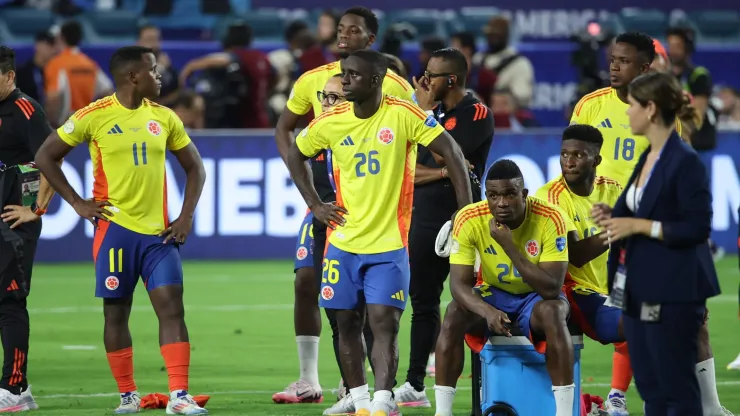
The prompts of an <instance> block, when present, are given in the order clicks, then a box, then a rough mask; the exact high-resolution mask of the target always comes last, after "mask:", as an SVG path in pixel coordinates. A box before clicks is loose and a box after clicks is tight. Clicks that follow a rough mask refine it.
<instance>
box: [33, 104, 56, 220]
mask: <svg viewBox="0 0 740 416" xmlns="http://www.w3.org/2000/svg"><path fill="white" fill-rule="evenodd" d="M29 102H31V101H29ZM31 103H32V105H33V107H34V112H33V114H32V115H31V117H30V118H29V119H28V123H27V124H26V137H27V138H28V150H29V151H30V152H31V154H33V155H35V154H36V153H37V152H38V150H39V148H41V145H42V144H43V143H44V141H45V140H46V138H47V137H49V135H50V134H51V132H52V129H51V126H49V122H48V121H47V120H46V114H45V113H44V110H43V108H41V106H39V105H38V103H36V102H35V101H33V102H31ZM57 164H58V165H60V166H61V164H62V161H61V160H60V161H59V162H57ZM53 197H54V188H52V187H51V185H50V184H49V181H48V180H47V179H46V177H45V176H44V175H43V174H42V175H41V180H40V183H39V193H38V194H37V195H36V205H37V206H38V207H39V208H40V209H41V210H42V211H46V209H47V208H48V207H49V203H50V202H51V199H52V198H53Z"/></svg>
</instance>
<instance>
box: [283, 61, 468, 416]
mask: <svg viewBox="0 0 740 416" xmlns="http://www.w3.org/2000/svg"><path fill="white" fill-rule="evenodd" d="M341 70H342V72H341V73H342V86H343V88H342V89H343V91H344V94H345V97H346V98H347V101H349V102H347V103H344V104H340V105H338V106H336V107H334V108H333V109H331V110H329V111H328V112H326V113H323V114H322V115H320V116H319V117H317V118H316V119H315V120H314V121H313V122H311V124H310V125H309V126H308V127H307V128H306V129H304V130H303V131H302V132H301V133H300V134H299V135H298V137H297V138H296V142H295V144H294V145H293V146H291V148H290V151H289V152H288V168H289V169H290V173H291V175H292V177H293V179H294V181H295V183H296V186H297V187H298V189H299V191H300V192H301V195H302V196H303V198H304V199H305V200H306V203H307V204H308V206H309V208H310V209H311V211H312V212H313V214H314V217H315V218H316V219H317V220H318V221H320V222H322V223H324V224H326V225H327V226H328V227H330V228H331V229H332V230H331V232H330V234H329V238H328V240H329V244H328V246H327V248H326V252H325V255H324V265H323V277H322V283H321V290H320V292H321V300H320V305H321V306H322V307H324V308H327V309H334V310H335V313H336V319H337V323H338V325H339V334H340V345H339V347H340V350H341V351H340V353H341V354H340V355H341V358H342V368H343V372H344V376H345V380H344V381H345V383H346V384H347V386H348V387H349V388H350V394H349V395H348V397H349V400H351V402H352V403H353V404H354V408H355V414H356V415H360V416H369V415H371V414H372V415H373V416H396V415H399V414H400V413H399V411H398V406H397V405H396V403H395V402H394V400H393V399H392V393H391V388H393V384H394V380H395V376H396V370H397V368H398V346H397V343H398V327H399V320H400V318H401V314H402V312H403V310H404V308H405V306H406V301H407V299H408V286H409V274H410V271H409V257H408V251H407V240H408V229H409V223H410V219H411V209H412V198H413V185H414V168H415V164H416V145H417V144H421V145H424V146H426V147H427V148H429V149H430V150H431V151H433V152H435V153H437V154H439V155H440V156H442V157H443V158H444V159H445V160H446V161H447V167H448V170H449V173H450V177H451V179H452V183H453V186H454V187H455V191H456V199H457V202H458V206H460V207H463V206H465V205H467V204H469V203H470V202H471V201H472V195H471V191H470V181H469V179H468V175H467V169H466V167H465V160H464V158H463V154H462V151H461V150H460V148H459V147H458V146H456V145H455V143H454V141H453V139H452V137H450V135H449V134H447V132H446V131H445V130H444V129H443V128H442V127H441V126H440V125H439V124H438V123H437V121H436V120H435V119H434V117H432V116H427V114H426V113H425V112H424V111H423V110H421V109H420V108H419V107H418V106H416V105H415V104H413V103H411V102H408V101H405V100H402V99H400V98H396V97H392V96H389V95H386V94H384V93H383V90H382V79H383V77H384V76H385V74H386V72H387V70H388V63H387V60H386V59H385V58H384V57H383V55H382V54H380V53H378V52H375V51H372V50H360V51H356V52H354V53H352V54H350V56H348V57H347V58H345V59H344V60H343V61H342V64H341ZM327 148H330V149H332V161H333V168H334V181H335V182H336V185H337V201H336V203H323V202H322V201H321V199H320V198H319V195H318V194H317V192H316V189H315V188H314V186H313V183H312V182H311V179H310V176H309V172H308V170H307V168H306V166H305V161H306V160H307V159H308V158H310V157H313V156H314V155H316V154H317V153H319V152H320V151H321V150H322V149H327ZM365 310H367V316H368V319H369V323H370V327H371V328H372V331H373V335H374V337H375V340H374V345H373V351H372V356H371V359H372V361H373V363H374V366H375V394H374V397H373V401H372V403H371V401H370V394H369V390H368V385H367V382H366V379H365V374H364V371H363V370H364V369H363V361H364V360H363V358H364V355H363V346H362V329H363V322H364V319H365ZM335 407H336V406H335ZM335 407H332V408H330V409H327V410H326V411H325V412H324V414H327V415H328V414H337V413H338V412H337V410H336V409H335ZM371 412H372V413H371Z"/></svg>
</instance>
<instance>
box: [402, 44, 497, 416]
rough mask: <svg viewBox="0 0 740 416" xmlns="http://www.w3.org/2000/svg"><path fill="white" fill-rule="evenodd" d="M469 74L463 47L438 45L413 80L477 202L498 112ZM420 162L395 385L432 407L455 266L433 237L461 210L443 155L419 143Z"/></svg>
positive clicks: (411, 402)
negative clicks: (431, 377) (402, 358)
mask: <svg viewBox="0 0 740 416" xmlns="http://www.w3.org/2000/svg"><path fill="white" fill-rule="evenodd" d="M467 74H468V64H467V61H466V59H465V56H464V55H463V54H462V52H460V51H459V50H457V49H452V48H448V49H439V50H436V51H434V52H433V53H432V56H431V59H430V60H429V63H428V64H427V69H426V71H425V72H424V77H423V78H422V79H421V80H420V82H417V80H416V79H414V84H415V87H416V99H417V101H418V104H419V106H420V107H421V108H422V109H424V110H425V111H427V112H428V113H430V114H433V115H434V116H435V117H436V118H437V120H438V121H439V123H440V124H441V125H442V126H444V128H445V129H446V130H447V131H448V132H449V133H450V134H451V135H452V137H453V138H454V139H455V141H456V142H457V144H458V145H459V146H460V147H461V148H462V151H463V153H464V154H465V159H466V160H467V161H468V165H469V167H470V174H471V181H470V182H471V185H472V187H473V190H472V191H473V201H474V202H476V201H480V200H481V189H480V182H479V178H482V177H483V173H484V170H485V164H486V159H487V158H488V151H489V149H490V148H491V143H492V141H493V115H492V114H491V111H490V110H489V109H488V107H487V106H486V105H485V104H483V103H481V102H480V101H478V99H476V98H475V97H473V95H472V94H470V93H468V92H467V90H466V88H465V78H466V76H467ZM437 103H439V104H438V105H437ZM416 163H417V164H416V178H415V180H414V183H415V190H414V211H413V215H412V217H411V230H410V232H409V261H410V263H411V283H410V286H409V295H410V299H411V305H412V308H413V313H412V315H411V357H410V360H409V370H408V373H407V375H406V383H405V384H404V385H402V386H401V387H399V388H398V389H396V391H395V396H396V401H397V402H399V403H404V404H406V405H407V406H419V407H430V406H431V405H430V403H429V399H428V398H427V396H426V392H425V389H424V377H425V376H426V365H427V359H429V354H430V353H431V352H433V351H434V345H435V343H436V340H437V335H438V334H439V326H440V313H439V304H440V296H441V295H442V291H443V289H444V281H445V279H447V275H448V274H449V272H450V262H449V260H448V259H446V258H442V257H439V256H437V254H436V252H435V248H434V243H435V240H436V237H437V234H438V233H439V231H440V228H442V226H443V225H444V224H445V222H447V221H449V220H450V219H451V217H452V215H453V214H454V213H455V211H456V210H457V203H456V199H455V190H454V188H453V187H452V183H451V182H450V180H449V179H448V178H447V169H446V167H445V162H444V160H443V159H442V158H440V157H439V156H438V155H435V154H433V153H432V152H430V151H429V150H428V149H426V148H424V147H422V146H419V153H418V156H417V162H416ZM473 176H475V178H476V179H472V177H473Z"/></svg>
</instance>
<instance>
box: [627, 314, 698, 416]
mask: <svg viewBox="0 0 740 416" xmlns="http://www.w3.org/2000/svg"><path fill="white" fill-rule="evenodd" d="M705 310H706V307H705V303H704V302H701V303H683V304H680V303H679V304H663V305H661V311H660V320H659V321H658V322H643V321H641V320H640V317H639V315H638V316H636V317H635V316H634V314H629V315H628V314H625V315H623V319H624V333H625V336H626V338H627V346H628V348H629V354H630V359H631V360H632V371H633V373H634V377H635V386H636V387H637V391H638V392H639V393H640V397H642V399H643V401H644V402H645V416H696V415H701V414H702V407H701V394H700V391H699V382H698V381H697V379H696V370H695V367H696V360H697V358H698V351H699V350H698V335H699V328H700V327H701V326H702V323H703V321H704V311H705Z"/></svg>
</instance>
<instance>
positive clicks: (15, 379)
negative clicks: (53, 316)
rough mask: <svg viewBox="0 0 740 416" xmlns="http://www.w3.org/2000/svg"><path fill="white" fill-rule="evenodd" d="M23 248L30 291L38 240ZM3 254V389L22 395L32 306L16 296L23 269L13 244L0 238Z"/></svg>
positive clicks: (0, 302)
mask: <svg viewBox="0 0 740 416" xmlns="http://www.w3.org/2000/svg"><path fill="white" fill-rule="evenodd" d="M22 250H23V264H22V266H23V271H24V275H25V276H24V277H25V280H26V283H27V285H28V289H29V290H30V288H31V274H32V272H33V259H34V256H35V255H36V241H35V240H24V242H23V248H22ZM0 254H1V255H0V338H2V344H3V374H2V378H1V379H0V388H3V389H5V390H8V391H10V392H11V393H13V394H19V393H20V392H21V390H25V389H26V387H27V386H28V380H26V371H27V369H28V337H29V333H30V325H29V319H28V308H27V306H26V299H25V298H23V299H20V300H19V299H17V298H16V297H15V296H13V291H15V290H17V288H18V283H17V281H16V279H18V278H19V276H18V274H19V271H18V264H17V262H16V261H17V260H16V256H15V253H14V251H13V248H12V246H11V245H10V244H9V243H7V242H5V241H0Z"/></svg>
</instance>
